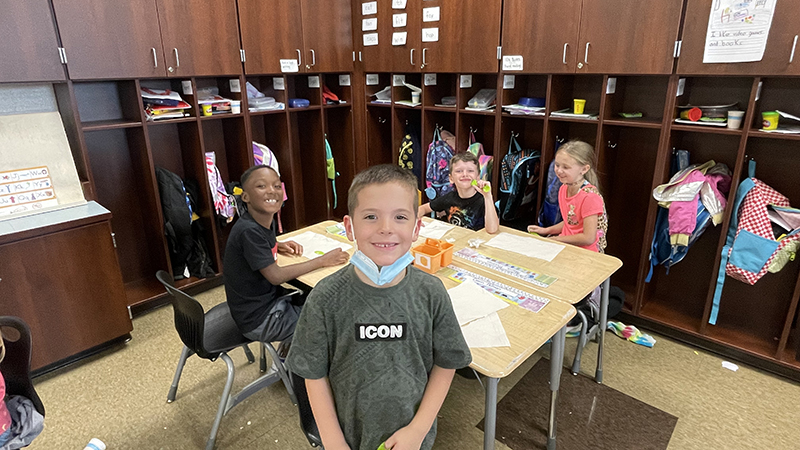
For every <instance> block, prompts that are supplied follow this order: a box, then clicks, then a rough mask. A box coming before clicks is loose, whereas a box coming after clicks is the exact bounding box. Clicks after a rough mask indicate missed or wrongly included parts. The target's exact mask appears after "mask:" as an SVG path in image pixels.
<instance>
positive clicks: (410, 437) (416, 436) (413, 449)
mask: <svg viewBox="0 0 800 450" xmlns="http://www.w3.org/2000/svg"><path fill="white" fill-rule="evenodd" d="M427 434H428V430H418V429H416V428H413V427H412V426H411V425H408V426H405V427H403V428H400V429H399V430H397V431H395V433H394V434H393V435H391V436H390V437H389V439H387V440H386V448H388V449H390V450H419V448H420V446H422V441H424V440H425V436H426V435H427Z"/></svg>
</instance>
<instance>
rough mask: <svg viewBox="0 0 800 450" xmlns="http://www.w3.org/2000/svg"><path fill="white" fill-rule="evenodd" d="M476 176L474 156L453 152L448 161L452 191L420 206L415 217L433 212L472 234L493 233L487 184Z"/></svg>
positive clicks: (493, 213)
mask: <svg viewBox="0 0 800 450" xmlns="http://www.w3.org/2000/svg"><path fill="white" fill-rule="evenodd" d="M479 173H480V162H479V161H478V157H477V156H475V155H473V154H472V153H470V152H464V153H457V154H456V155H455V156H453V158H452V159H451V160H450V182H451V183H453V185H455V187H456V189H455V190H453V191H450V192H448V193H447V194H445V195H442V196H441V197H437V198H434V199H433V200H431V202H430V203H426V204H424V205H422V206H420V207H419V211H418V215H419V216H426V215H428V214H430V213H431V211H436V212H437V213H439V214H437V216H438V215H441V213H443V214H444V216H443V217H442V220H444V221H445V222H450V223H452V224H453V225H458V226H460V227H464V228H469V229H470V230H476V231H477V230H480V229H481V228H484V227H485V228H486V231H487V232H488V233H489V234H494V233H497V230H498V227H499V226H500V219H499V218H498V217H497V210H495V208H494V201H493V200H492V189H491V185H490V184H489V182H488V181H483V180H478V174H479ZM473 181H475V185H473V184H472V182H473Z"/></svg>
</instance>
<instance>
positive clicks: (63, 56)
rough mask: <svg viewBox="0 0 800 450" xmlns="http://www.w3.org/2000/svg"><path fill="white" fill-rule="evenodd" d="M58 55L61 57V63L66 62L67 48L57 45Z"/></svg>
mask: <svg viewBox="0 0 800 450" xmlns="http://www.w3.org/2000/svg"><path fill="white" fill-rule="evenodd" d="M58 56H59V57H60V58H61V64H66V63H67V49H65V48H64V47H58Z"/></svg>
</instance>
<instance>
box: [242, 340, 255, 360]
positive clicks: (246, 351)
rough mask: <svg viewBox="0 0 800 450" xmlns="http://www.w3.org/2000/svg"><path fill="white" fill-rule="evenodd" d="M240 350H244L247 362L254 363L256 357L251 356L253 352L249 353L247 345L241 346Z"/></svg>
mask: <svg viewBox="0 0 800 450" xmlns="http://www.w3.org/2000/svg"><path fill="white" fill-rule="evenodd" d="M242 350H244V354H245V355H246V356H247V362H249V363H250V364H253V363H254V362H256V357H255V356H253V352H251V351H250V347H249V346H248V345H247V344H244V345H242Z"/></svg>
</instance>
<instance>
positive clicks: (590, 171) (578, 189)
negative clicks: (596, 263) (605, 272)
mask: <svg viewBox="0 0 800 450" xmlns="http://www.w3.org/2000/svg"><path fill="white" fill-rule="evenodd" d="M593 163H594V148H592V146H591V145H589V144H587V143H586V142H583V141H569V142H567V143H566V144H563V145H562V146H561V147H559V149H558V152H557V153H556V163H555V173H556V176H557V177H558V180H559V181H561V183H562V185H561V188H560V189H559V190H558V208H559V210H560V211H561V217H562V218H563V219H564V220H563V221H562V222H561V223H557V224H555V225H553V226H550V227H547V228H542V227H539V226H536V225H529V226H528V232H529V233H538V234H540V235H542V236H548V235H552V234H555V235H557V236H553V237H552V239H553V240H556V241H559V242H564V243H567V244H572V245H576V246H578V247H582V248H585V249H587V250H591V251H594V252H600V253H603V249H605V247H606V239H605V237H606V230H607V229H608V226H607V219H606V211H605V205H604V203H603V197H602V196H601V195H600V190H599V189H598V188H597V186H598V181H597V173H595V170H594V167H592V165H593Z"/></svg>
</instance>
